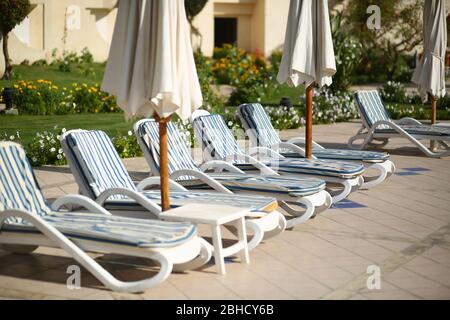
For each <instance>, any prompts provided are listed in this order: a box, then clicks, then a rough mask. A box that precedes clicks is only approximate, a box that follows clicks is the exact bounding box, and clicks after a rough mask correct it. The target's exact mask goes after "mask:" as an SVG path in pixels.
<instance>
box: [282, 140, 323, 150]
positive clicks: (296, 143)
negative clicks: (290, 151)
mask: <svg viewBox="0 0 450 320" xmlns="http://www.w3.org/2000/svg"><path fill="white" fill-rule="evenodd" d="M282 143H289V144H293V145H296V146H297V147H299V148H300V146H299V145H301V146H305V144H306V139H305V138H304V137H295V138H291V139H289V140H288V141H286V142H282ZM312 145H313V147H314V148H317V149H325V148H324V147H322V146H321V145H320V144H318V143H317V142H315V141H313V142H312Z"/></svg>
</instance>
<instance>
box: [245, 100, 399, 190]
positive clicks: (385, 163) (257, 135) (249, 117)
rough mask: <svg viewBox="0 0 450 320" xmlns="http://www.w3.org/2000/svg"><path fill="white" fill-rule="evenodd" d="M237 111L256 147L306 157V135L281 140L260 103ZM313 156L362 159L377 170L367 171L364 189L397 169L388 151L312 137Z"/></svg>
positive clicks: (380, 181) (355, 160)
mask: <svg viewBox="0 0 450 320" xmlns="http://www.w3.org/2000/svg"><path fill="white" fill-rule="evenodd" d="M238 115H239V118H240V119H241V123H242V125H243V127H244V129H245V132H246V134H247V136H248V137H249V138H250V142H251V145H252V146H253V147H259V148H263V149H264V148H269V149H271V150H274V151H275V152H278V153H279V154H280V155H281V156H283V157H286V158H294V159H296V158H304V157H305V152H304V149H303V148H302V146H304V144H305V139H304V138H303V137H295V138H292V139H289V140H288V141H287V142H283V141H281V139H280V137H279V135H278V133H277V131H276V130H275V128H274V127H273V126H272V123H271V122H270V118H269V116H268V115H267V113H266V112H265V111H264V108H263V107H262V105H261V104H259V103H247V104H242V105H241V106H239V108H238ZM313 158H314V159H334V160H344V161H346V162H356V163H362V164H363V165H364V166H365V168H366V170H365V171H369V170H372V171H374V172H378V174H377V175H374V176H368V175H364V176H363V178H364V183H363V184H362V186H361V189H370V188H372V187H375V186H376V185H378V184H380V183H382V182H383V181H385V180H386V179H387V178H388V177H390V176H391V175H392V174H393V173H394V172H395V166H394V163H393V162H392V161H390V160H389V154H387V153H384V152H373V151H360V150H344V149H328V148H324V147H322V146H321V145H320V144H318V143H316V142H314V141H313Z"/></svg>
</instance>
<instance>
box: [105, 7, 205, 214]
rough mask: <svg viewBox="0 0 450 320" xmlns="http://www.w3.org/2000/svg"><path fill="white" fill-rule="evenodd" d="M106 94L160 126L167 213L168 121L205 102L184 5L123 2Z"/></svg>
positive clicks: (130, 112)
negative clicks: (151, 118)
mask: <svg viewBox="0 0 450 320" xmlns="http://www.w3.org/2000/svg"><path fill="white" fill-rule="evenodd" d="M102 90H103V91H106V92H109V93H111V94H114V95H115V96H116V97H117V103H118V105H119V107H120V108H121V109H123V110H124V112H125V116H126V117H127V118H129V117H132V116H150V115H153V116H154V117H155V118H156V120H157V121H158V123H159V137H160V157H161V158H160V177H161V199H162V209H163V210H168V209H169V208H170V203H169V172H168V149H167V148H168V146H167V122H169V121H170V116H171V115H172V114H173V113H177V114H178V115H179V116H180V118H182V119H187V118H188V117H189V116H190V115H191V113H192V112H193V111H194V110H195V109H197V108H199V107H200V106H201V105H202V102H203V98H202V93H201V89H200V83H199V80H198V76H197V70H196V67H195V62H194V55H193V51H192V46H191V42H190V31H189V25H188V22H187V18H186V12H185V7H184V0H170V1H167V0H132V1H131V0H121V1H119V9H118V13H117V20H116V24H115V27H114V33H113V39H112V42H111V48H110V52H109V57H108V62H107V65H106V70H105V75H104V78H103V83H102Z"/></svg>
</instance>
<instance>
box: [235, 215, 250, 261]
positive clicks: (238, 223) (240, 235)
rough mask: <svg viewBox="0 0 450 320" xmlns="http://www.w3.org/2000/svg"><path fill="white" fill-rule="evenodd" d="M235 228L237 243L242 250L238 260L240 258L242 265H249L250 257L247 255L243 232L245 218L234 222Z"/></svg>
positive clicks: (244, 233) (245, 238)
mask: <svg viewBox="0 0 450 320" xmlns="http://www.w3.org/2000/svg"><path fill="white" fill-rule="evenodd" d="M236 228H237V230H238V239H239V243H240V244H241V245H242V249H241V251H240V252H239V258H241V262H242V263H245V264H249V263H250V257H249V254H248V244H247V232H246V230H245V218H241V219H239V220H238V221H236Z"/></svg>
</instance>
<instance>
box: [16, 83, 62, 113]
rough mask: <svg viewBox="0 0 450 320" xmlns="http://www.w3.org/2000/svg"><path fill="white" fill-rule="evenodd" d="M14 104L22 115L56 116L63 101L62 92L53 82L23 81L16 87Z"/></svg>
mask: <svg viewBox="0 0 450 320" xmlns="http://www.w3.org/2000/svg"><path fill="white" fill-rule="evenodd" d="M14 89H16V93H15V97H14V102H15V104H16V106H17V109H18V110H19V112H20V113H21V114H31V115H51V114H55V113H56V110H57V108H58V104H59V102H60V101H61V100H62V94H61V91H60V90H59V88H58V87H57V86H55V85H54V84H53V83H52V82H51V81H47V80H37V81H28V82H27V81H23V80H19V82H18V83H17V84H15V85H14Z"/></svg>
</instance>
